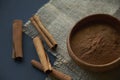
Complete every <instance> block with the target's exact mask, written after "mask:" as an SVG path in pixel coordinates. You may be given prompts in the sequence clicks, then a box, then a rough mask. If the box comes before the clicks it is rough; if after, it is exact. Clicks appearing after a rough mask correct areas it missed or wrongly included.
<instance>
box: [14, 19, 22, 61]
mask: <svg viewBox="0 0 120 80" xmlns="http://www.w3.org/2000/svg"><path fill="white" fill-rule="evenodd" d="M22 24H23V23H22V20H14V21H13V52H12V58H13V59H15V60H22V58H23V52H22Z"/></svg>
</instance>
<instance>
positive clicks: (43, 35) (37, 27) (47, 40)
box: [30, 17, 53, 49]
mask: <svg viewBox="0 0 120 80" xmlns="http://www.w3.org/2000/svg"><path fill="white" fill-rule="evenodd" d="M30 21H31V23H32V24H33V25H34V26H35V28H36V29H37V30H38V32H39V33H40V34H41V35H42V37H43V38H44V40H45V41H46V43H47V44H48V46H49V47H50V48H51V49H52V48H53V45H52V44H51V43H50V41H49V39H48V38H47V37H46V36H45V34H44V33H43V32H42V30H41V29H40V28H39V26H38V25H37V23H36V22H35V21H34V19H33V17H31V18H30Z"/></svg>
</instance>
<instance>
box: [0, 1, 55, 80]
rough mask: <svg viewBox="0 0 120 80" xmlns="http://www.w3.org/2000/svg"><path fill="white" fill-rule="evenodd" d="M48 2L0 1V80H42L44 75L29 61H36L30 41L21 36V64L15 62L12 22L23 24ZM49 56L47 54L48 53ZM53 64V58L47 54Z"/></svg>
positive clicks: (26, 37) (28, 38)
mask: <svg viewBox="0 0 120 80" xmlns="http://www.w3.org/2000/svg"><path fill="white" fill-rule="evenodd" d="M47 2H48V0H0V80H44V78H45V77H46V75H45V74H44V73H42V72H40V71H38V70H37V69H35V68H33V67H32V65H31V63H30V61H31V59H36V60H38V56H37V53H36V51H35V48H34V45H33V43H32V39H31V38H30V37H28V36H27V35H25V34H23V53H24V59H23V62H19V63H18V62H15V61H14V60H13V59H12V58H11V54H12V21H13V20H14V19H22V20H23V22H24V23H25V22H26V21H27V20H28V19H29V18H30V17H31V16H32V15H33V14H34V13H36V11H37V10H38V9H39V8H40V7H42V6H43V5H44V4H45V3H47ZM48 54H49V53H48ZM49 57H50V60H51V62H52V63H53V58H54V57H53V56H52V55H50V54H49Z"/></svg>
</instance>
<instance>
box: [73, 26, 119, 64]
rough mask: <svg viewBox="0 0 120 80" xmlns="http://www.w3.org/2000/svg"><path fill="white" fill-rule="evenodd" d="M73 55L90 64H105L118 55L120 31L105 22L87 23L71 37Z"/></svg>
mask: <svg viewBox="0 0 120 80" xmlns="http://www.w3.org/2000/svg"><path fill="white" fill-rule="evenodd" d="M71 39H72V40H71V45H72V46H71V47H72V50H73V52H74V53H75V55H76V56H77V57H78V58H80V59H81V60H83V61H85V62H87V63H90V64H96V65H101V64H106V63H109V62H111V61H114V60H115V59H117V58H118V57H120V33H119V32H118V31H117V30H115V29H114V26H110V25H107V24H94V25H89V26H87V27H85V28H83V29H80V30H79V31H77V32H76V33H75V34H74V35H73V37H72V38H71Z"/></svg>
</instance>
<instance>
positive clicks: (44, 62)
mask: <svg viewBox="0 0 120 80" xmlns="http://www.w3.org/2000/svg"><path fill="white" fill-rule="evenodd" d="M33 43H34V46H35V48H36V51H37V54H38V57H39V59H40V61H41V64H42V65H43V71H44V72H48V71H51V70H52V68H51V64H50V62H49V58H48V56H47V54H46V53H45V50H44V47H43V45H42V41H41V40H40V38H39V37H38V36H36V37H35V38H33Z"/></svg>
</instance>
